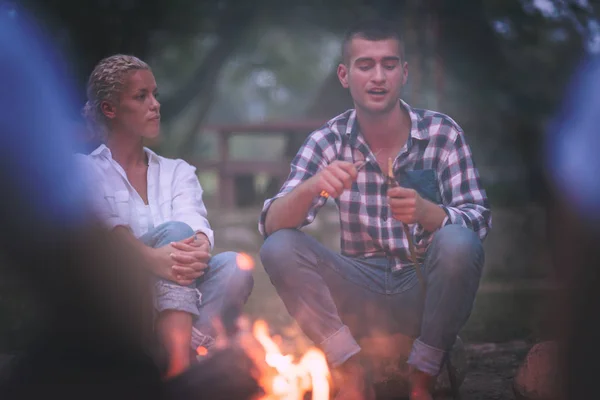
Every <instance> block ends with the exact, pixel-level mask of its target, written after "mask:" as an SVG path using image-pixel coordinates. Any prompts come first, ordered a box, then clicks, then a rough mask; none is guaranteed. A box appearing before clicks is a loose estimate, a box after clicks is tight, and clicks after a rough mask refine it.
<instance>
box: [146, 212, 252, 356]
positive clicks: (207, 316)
mask: <svg viewBox="0 0 600 400" xmlns="http://www.w3.org/2000/svg"><path fill="white" fill-rule="evenodd" d="M193 235H194V231H193V230H192V228H190V227H189V226H188V225H187V224H185V223H183V222H178V221H172V222H166V223H164V224H162V225H159V226H157V227H156V228H155V229H153V230H151V231H150V232H148V233H146V234H144V235H143V236H142V237H140V240H141V241H142V242H143V243H144V244H146V245H147V246H150V247H154V248H158V247H162V246H166V245H168V244H169V243H171V242H177V241H180V240H183V239H187V238H189V237H190V236H193ZM236 256H237V253H234V252H231V251H229V252H224V253H220V254H217V255H215V256H214V257H211V259H210V260H209V262H208V268H207V269H206V270H205V272H204V275H202V276H201V277H200V278H198V279H196V282H194V283H192V284H191V285H189V286H181V285H179V284H177V283H175V282H171V281H168V280H164V279H158V278H157V279H156V281H155V284H154V306H155V308H156V311H157V312H162V311H165V310H178V311H185V312H188V313H190V314H192V316H193V324H194V325H193V329H192V343H191V346H192V348H194V349H195V348H197V347H198V346H204V347H207V348H208V347H210V346H212V345H213V344H214V336H215V332H214V328H213V325H212V321H213V319H214V318H215V317H220V316H221V314H222V312H223V310H224V308H225V307H226V306H227V305H239V306H241V305H243V304H244V303H245V302H246V300H247V299H248V297H249V296H250V292H251V291H252V287H253V285H254V281H253V278H252V272H251V271H243V270H241V269H239V268H238V266H237V262H236Z"/></svg>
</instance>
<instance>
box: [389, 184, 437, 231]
mask: <svg viewBox="0 0 600 400" xmlns="http://www.w3.org/2000/svg"><path fill="white" fill-rule="evenodd" d="M388 203H389V205H390V209H391V211H392V216H393V217H394V219H396V220H398V221H401V222H404V223H405V224H415V223H419V224H421V226H423V228H424V229H425V230H426V231H428V232H434V231H436V230H437V229H439V228H440V227H441V225H442V222H444V219H445V218H446V212H445V211H444V210H443V209H442V207H440V206H438V205H437V204H434V203H432V202H431V201H429V200H426V199H424V198H422V197H421V196H420V195H419V193H417V191H415V190H414V189H408V188H404V187H401V186H395V187H392V188H390V189H388Z"/></svg>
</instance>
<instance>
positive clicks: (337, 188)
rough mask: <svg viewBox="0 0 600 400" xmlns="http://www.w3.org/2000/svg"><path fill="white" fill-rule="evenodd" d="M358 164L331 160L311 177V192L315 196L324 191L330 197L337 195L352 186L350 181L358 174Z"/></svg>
mask: <svg viewBox="0 0 600 400" xmlns="http://www.w3.org/2000/svg"><path fill="white" fill-rule="evenodd" d="M360 164H361V163H360V162H358V163H355V164H352V163H350V162H347V161H339V160H337V161H334V162H332V163H331V164H329V165H328V166H327V167H325V168H324V169H322V170H321V171H319V172H318V173H317V174H316V175H315V176H313V177H312V178H311V180H312V182H311V188H312V191H313V193H314V194H315V196H317V195H319V194H321V193H322V192H325V193H327V195H329V196H330V197H333V198H337V197H339V196H340V195H341V194H342V193H343V192H344V190H347V189H350V188H351V187H352V182H353V181H354V180H355V179H356V176H357V174H358V171H357V170H356V167H357V166H358V165H360Z"/></svg>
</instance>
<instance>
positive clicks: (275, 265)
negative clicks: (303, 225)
mask: <svg viewBox="0 0 600 400" xmlns="http://www.w3.org/2000/svg"><path fill="white" fill-rule="evenodd" d="M305 241H306V234H305V233H302V232H300V231H299V230H297V229H280V230H278V231H276V232H274V233H272V234H271V235H270V236H269V237H267V239H266V240H265V242H264V243H263V245H262V246H261V248H260V260H261V262H262V264H263V267H264V268H265V270H266V271H267V273H268V274H269V275H271V274H272V273H276V271H278V270H280V269H282V268H286V267H288V266H289V265H290V263H292V262H293V254H294V252H295V251H297V250H298V247H299V246H302V244H303V243H304V242H305Z"/></svg>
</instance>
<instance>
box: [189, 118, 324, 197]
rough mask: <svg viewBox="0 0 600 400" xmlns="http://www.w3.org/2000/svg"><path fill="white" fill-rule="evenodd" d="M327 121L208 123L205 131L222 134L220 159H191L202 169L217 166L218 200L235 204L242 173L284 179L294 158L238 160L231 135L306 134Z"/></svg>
mask: <svg viewBox="0 0 600 400" xmlns="http://www.w3.org/2000/svg"><path fill="white" fill-rule="evenodd" d="M324 123H325V121H322V120H319V121H314V120H312V121H287V122H265V123H255V124H235V125H233V124H232V125H206V126H203V127H202V131H203V132H205V133H209V132H210V133H213V134H216V136H217V138H218V151H217V154H218V158H217V159H216V160H193V159H192V160H188V161H189V162H190V164H192V165H194V166H195V167H196V168H198V170H199V171H207V170H216V171H217V175H218V179H219V190H218V199H217V200H218V202H219V205H220V206H221V207H223V208H233V207H235V199H236V187H235V178H236V176H240V175H248V174H251V175H253V174H259V173H265V174H268V175H270V176H272V177H274V178H276V179H279V180H280V181H281V183H283V180H284V179H285V178H286V177H287V175H288V174H289V171H290V160H288V159H280V160H246V159H244V160H236V159H232V158H231V151H230V139H231V138H232V137H233V136H237V135H242V136H248V135H265V134H270V135H281V136H284V137H286V138H287V137H289V136H290V135H304V136H308V134H309V133H310V132H312V131H314V130H315V129H318V128H319V127H321V126H322V125H323V124H324Z"/></svg>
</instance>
